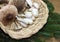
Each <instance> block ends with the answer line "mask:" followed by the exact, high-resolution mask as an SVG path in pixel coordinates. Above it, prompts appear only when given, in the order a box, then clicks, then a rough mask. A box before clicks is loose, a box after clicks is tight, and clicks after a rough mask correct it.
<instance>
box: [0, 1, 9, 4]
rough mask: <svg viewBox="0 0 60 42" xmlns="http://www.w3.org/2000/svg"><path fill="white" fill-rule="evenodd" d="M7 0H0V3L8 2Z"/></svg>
mask: <svg viewBox="0 0 60 42" xmlns="http://www.w3.org/2000/svg"><path fill="white" fill-rule="evenodd" d="M8 1H9V0H0V4H2V3H8Z"/></svg>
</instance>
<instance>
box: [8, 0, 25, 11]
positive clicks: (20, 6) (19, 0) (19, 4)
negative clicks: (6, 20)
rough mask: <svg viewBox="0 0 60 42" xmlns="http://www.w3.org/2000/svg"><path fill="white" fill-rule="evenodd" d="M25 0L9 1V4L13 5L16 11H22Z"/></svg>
mask: <svg viewBox="0 0 60 42" xmlns="http://www.w3.org/2000/svg"><path fill="white" fill-rule="evenodd" d="M25 2H26V0H10V1H9V4H11V5H15V6H16V7H17V9H18V11H22V10H23V9H24V7H25Z"/></svg>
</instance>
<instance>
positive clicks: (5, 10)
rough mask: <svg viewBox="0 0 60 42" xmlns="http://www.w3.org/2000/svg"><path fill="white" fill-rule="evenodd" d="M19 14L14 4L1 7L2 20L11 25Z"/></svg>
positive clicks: (0, 17) (5, 24)
mask: <svg viewBox="0 0 60 42" xmlns="http://www.w3.org/2000/svg"><path fill="white" fill-rule="evenodd" d="M17 14H18V11H17V8H16V7H15V6H14V5H7V6H4V7H2V8H1V9H0V22H1V23H2V24H3V25H4V26H7V25H10V24H11V23H12V22H14V21H15V19H16V17H15V16H16V15H17Z"/></svg>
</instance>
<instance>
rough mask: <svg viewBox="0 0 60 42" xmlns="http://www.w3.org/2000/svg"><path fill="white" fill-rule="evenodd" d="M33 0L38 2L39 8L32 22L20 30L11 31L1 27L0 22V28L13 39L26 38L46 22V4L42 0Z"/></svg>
mask: <svg viewBox="0 0 60 42" xmlns="http://www.w3.org/2000/svg"><path fill="white" fill-rule="evenodd" d="M35 1H36V2H38V3H39V4H40V8H39V16H38V18H36V20H35V21H34V24H32V25H29V26H28V27H27V28H23V29H22V30H20V31H13V30H9V29H7V27H3V26H2V24H1V23H0V24H1V25H0V27H1V29H2V30H3V31H4V32H5V33H7V34H8V35H10V36H11V37H12V38H15V39H22V38H27V37H30V36H31V35H32V34H35V33H37V32H38V31H39V30H40V29H41V28H42V27H43V26H44V24H46V22H47V19H48V13H49V11H48V8H47V5H46V4H45V3H44V2H43V1H42V0H38V1H37V0H33V2H35ZM13 26H14V25H13ZM11 28H13V27H11Z"/></svg>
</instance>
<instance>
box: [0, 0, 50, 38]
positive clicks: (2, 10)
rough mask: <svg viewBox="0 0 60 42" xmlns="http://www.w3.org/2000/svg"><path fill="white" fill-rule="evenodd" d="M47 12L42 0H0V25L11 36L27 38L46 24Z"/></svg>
mask: <svg viewBox="0 0 60 42" xmlns="http://www.w3.org/2000/svg"><path fill="white" fill-rule="evenodd" d="M48 13H49V11H48V8H47V5H46V4H45V3H44V2H43V1H42V0H0V27H1V29H2V30H3V31H4V32H5V33H6V34H8V35H9V36H10V37H11V38H14V39H22V38H27V37H30V36H32V35H33V34H35V33H37V32H38V31H39V30H40V29H41V28H42V27H43V26H44V24H46V22H47V18H48Z"/></svg>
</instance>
